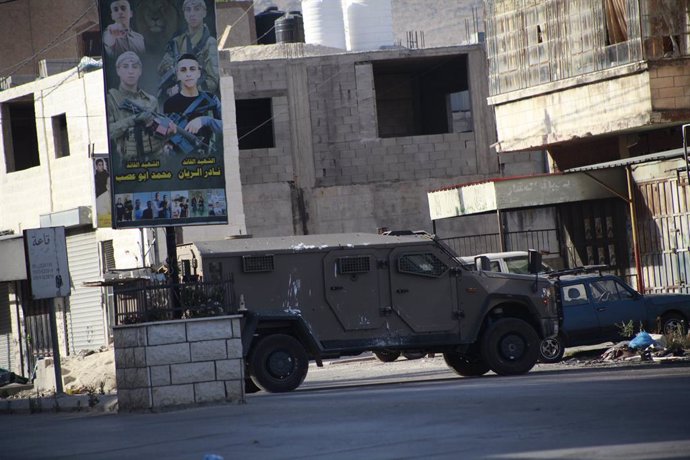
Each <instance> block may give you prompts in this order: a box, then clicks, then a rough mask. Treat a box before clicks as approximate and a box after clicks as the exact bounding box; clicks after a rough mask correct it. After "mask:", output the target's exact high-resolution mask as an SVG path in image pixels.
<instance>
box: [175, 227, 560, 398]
mask: <svg viewBox="0 0 690 460" xmlns="http://www.w3.org/2000/svg"><path fill="white" fill-rule="evenodd" d="M178 254H179V255H180V258H181V259H182V260H183V261H184V260H187V261H188V262H183V265H184V266H186V267H188V268H189V267H195V268H194V270H195V273H194V275H196V276H198V277H200V278H202V279H203V280H204V281H220V280H224V279H228V278H229V277H231V278H232V286H233V290H234V298H235V299H236V303H237V310H238V311H239V312H241V313H242V315H243V320H242V328H243V330H242V337H243V339H242V341H243V352H244V356H245V363H246V368H247V376H248V377H249V378H251V382H250V385H251V383H253V384H255V385H256V386H258V387H259V388H261V389H263V390H266V391H269V392H283V391H291V390H293V389H295V388H297V387H298V386H299V385H300V384H301V383H302V382H303V381H304V378H305V377H306V375H307V369H308V364H309V361H310V360H314V361H315V362H316V363H317V365H319V366H320V365H322V360H323V359H325V358H335V357H339V356H348V355H357V354H360V353H362V352H365V351H391V350H392V351H400V352H422V353H443V355H444V358H445V361H446V363H447V364H448V365H449V366H450V367H451V368H453V369H454V370H455V371H456V372H457V373H458V374H460V375H463V376H480V375H483V374H485V373H487V372H488V371H489V370H492V371H494V372H495V373H497V374H499V375H513V374H522V373H525V372H527V371H529V370H530V369H531V368H532V367H533V366H534V364H535V363H536V362H537V358H538V356H539V343H540V341H541V339H543V338H545V337H552V336H554V335H556V334H557V333H558V327H559V316H560V315H559V311H558V307H557V304H556V302H555V301H554V300H555V299H554V295H553V293H554V290H553V287H552V284H551V283H550V282H549V281H548V280H547V279H545V278H543V277H537V276H536V275H535V276H530V275H516V274H508V273H495V272H491V271H481V270H480V271H470V270H467V269H465V268H463V267H462V266H461V264H460V262H459V261H458V260H457V258H456V257H457V255H456V254H454V253H453V252H452V251H451V250H450V248H448V247H447V246H446V245H444V244H443V243H442V242H440V241H438V240H436V239H434V238H433V237H432V236H430V235H426V234H410V235H398V236H393V235H378V234H362V233H356V234H355V233H353V234H333V235H307V236H291V237H274V238H240V239H227V240H222V241H213V242H197V243H193V244H188V245H182V246H180V247H179V248H178Z"/></svg>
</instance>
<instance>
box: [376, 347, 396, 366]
mask: <svg viewBox="0 0 690 460" xmlns="http://www.w3.org/2000/svg"><path fill="white" fill-rule="evenodd" d="M374 356H376V357H377V358H378V360H379V361H381V362H384V363H392V362H393V361H395V360H396V359H398V358H399V357H400V352H399V351H393V350H378V351H375V352H374Z"/></svg>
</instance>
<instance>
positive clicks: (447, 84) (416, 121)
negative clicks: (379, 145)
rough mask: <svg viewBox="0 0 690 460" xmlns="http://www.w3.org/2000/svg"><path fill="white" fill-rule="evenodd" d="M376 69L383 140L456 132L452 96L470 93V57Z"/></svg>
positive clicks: (376, 66) (383, 65)
mask: <svg viewBox="0 0 690 460" xmlns="http://www.w3.org/2000/svg"><path fill="white" fill-rule="evenodd" d="M372 67H373V72H374V88H375V91H376V116H377V120H378V135H379V137H404V136H417V135H425V134H443V133H450V132H454V131H455V129H454V128H453V125H454V121H453V120H454V117H453V115H452V114H453V108H452V103H453V99H454V98H453V97H452V96H451V95H452V94H455V93H462V92H465V91H467V90H468V83H467V56H465V55H462V56H443V57H432V58H420V59H405V60H391V61H375V62H373V63H372ZM463 130H464V129H463Z"/></svg>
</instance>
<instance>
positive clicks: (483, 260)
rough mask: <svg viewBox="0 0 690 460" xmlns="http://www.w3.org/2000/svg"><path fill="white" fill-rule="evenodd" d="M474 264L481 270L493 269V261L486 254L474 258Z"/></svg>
mask: <svg viewBox="0 0 690 460" xmlns="http://www.w3.org/2000/svg"><path fill="white" fill-rule="evenodd" d="M474 266H475V267H477V270H480V271H486V272H489V271H491V261H490V260H489V258H488V257H486V256H479V257H477V258H475V259H474Z"/></svg>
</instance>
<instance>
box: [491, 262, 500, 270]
mask: <svg viewBox="0 0 690 460" xmlns="http://www.w3.org/2000/svg"><path fill="white" fill-rule="evenodd" d="M489 267H491V268H490V270H491V271H492V272H500V271H501V264H500V263H499V262H498V261H497V260H492V261H491V264H490V265H489Z"/></svg>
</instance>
